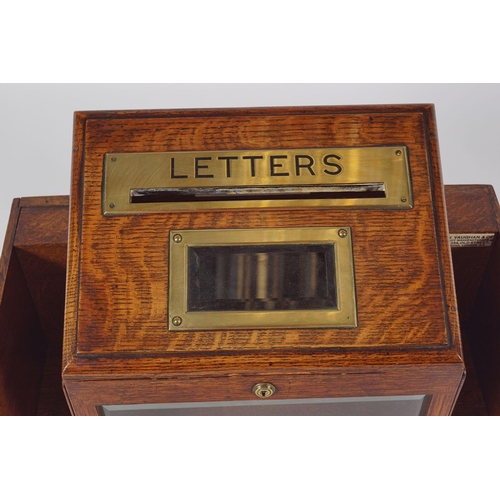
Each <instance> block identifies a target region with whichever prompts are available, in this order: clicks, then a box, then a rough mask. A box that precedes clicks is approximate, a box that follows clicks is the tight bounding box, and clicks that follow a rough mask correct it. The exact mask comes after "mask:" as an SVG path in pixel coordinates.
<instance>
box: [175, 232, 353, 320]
mask: <svg viewBox="0 0 500 500" xmlns="http://www.w3.org/2000/svg"><path fill="white" fill-rule="evenodd" d="M168 300H169V304H168V307H169V329H170V330H224V329H259V328H260V329H264V328H339V327H355V326H356V325H357V319H356V318H357V317H356V314H357V313H356V296H355V284H354V268H353V255H352V242H351V230H350V228H349V227H326V228H325V227H317V228H291V229H283V228H276V229H248V230H247V229H236V230H230V229H220V230H215V229H214V230H212V229H206V230H186V231H171V233H170V265H169V299H168Z"/></svg>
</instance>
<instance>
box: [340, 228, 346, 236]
mask: <svg viewBox="0 0 500 500" xmlns="http://www.w3.org/2000/svg"><path fill="white" fill-rule="evenodd" d="M339 236H340V237H341V238H345V237H346V236H347V231H346V230H345V229H339Z"/></svg>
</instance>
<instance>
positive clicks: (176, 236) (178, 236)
mask: <svg viewBox="0 0 500 500" xmlns="http://www.w3.org/2000/svg"><path fill="white" fill-rule="evenodd" d="M173 240H174V243H180V242H181V241H182V236H181V235H180V234H175V235H174V238H173Z"/></svg>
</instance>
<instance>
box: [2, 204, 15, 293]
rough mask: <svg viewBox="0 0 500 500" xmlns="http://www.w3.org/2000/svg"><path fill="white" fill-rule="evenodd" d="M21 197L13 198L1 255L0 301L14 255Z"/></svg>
mask: <svg viewBox="0 0 500 500" xmlns="http://www.w3.org/2000/svg"><path fill="white" fill-rule="evenodd" d="M19 202H20V198H14V200H12V206H11V209H10V216H9V222H8V223H7V231H6V233H5V239H4V243H3V250H2V256H1V257H0V303H1V302H2V297H3V290H4V287H5V278H6V277H7V269H8V268H9V262H10V257H11V255H12V247H13V245H14V239H15V237H16V228H17V222H18V220H19V213H20V207H19V204H20V203H19Z"/></svg>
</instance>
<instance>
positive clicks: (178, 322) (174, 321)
mask: <svg viewBox="0 0 500 500" xmlns="http://www.w3.org/2000/svg"><path fill="white" fill-rule="evenodd" d="M181 323H182V318H181V317H180V316H174V317H173V318H172V324H173V325H174V326H181Z"/></svg>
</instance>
